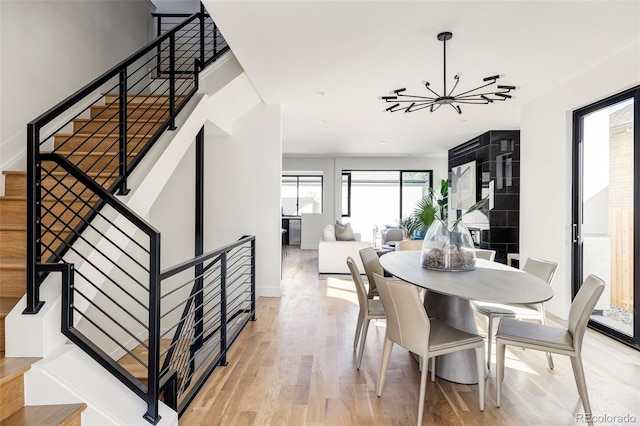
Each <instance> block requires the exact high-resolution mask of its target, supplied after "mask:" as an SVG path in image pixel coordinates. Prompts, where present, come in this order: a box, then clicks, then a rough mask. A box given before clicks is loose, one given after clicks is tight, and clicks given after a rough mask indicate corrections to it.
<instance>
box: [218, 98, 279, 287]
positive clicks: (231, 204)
mask: <svg viewBox="0 0 640 426" xmlns="http://www.w3.org/2000/svg"><path fill="white" fill-rule="evenodd" d="M206 130H207V131H206V136H205V164H206V167H205V188H206V189H205V191H206V192H205V217H206V223H207V225H206V226H205V251H207V250H212V249H214V248H216V247H219V246H222V245H224V244H227V243H229V242H230V241H235V240H237V239H238V238H240V237H242V236H243V235H245V234H252V235H255V236H256V292H257V295H258V296H269V297H278V296H280V294H281V290H280V245H281V233H280V228H281V224H280V171H281V166H282V142H281V137H282V113H281V109H280V106H275V105H264V104H260V105H257V106H256V107H254V108H253V109H251V110H250V111H249V112H247V113H246V114H245V115H244V116H242V117H241V118H239V119H238V120H237V121H236V122H235V123H234V125H233V134H232V135H231V136H218V135H216V134H214V132H215V129H212V128H209V127H208V128H207V129H206Z"/></svg>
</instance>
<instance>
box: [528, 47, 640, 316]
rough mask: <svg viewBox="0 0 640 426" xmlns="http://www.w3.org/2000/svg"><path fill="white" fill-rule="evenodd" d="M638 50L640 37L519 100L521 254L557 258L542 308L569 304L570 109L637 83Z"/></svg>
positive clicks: (564, 312) (562, 309)
mask: <svg viewBox="0 0 640 426" xmlns="http://www.w3.org/2000/svg"><path fill="white" fill-rule="evenodd" d="M614 44H615V43H614ZM638 52H640V43H636V44H634V45H633V46H630V47H629V48H627V49H625V50H623V51H621V52H620V53H618V54H616V55H614V56H611V57H609V58H608V59H606V60H603V62H601V63H600V64H599V65H597V66H595V67H593V68H591V69H588V70H586V71H584V72H582V73H581V74H579V75H577V76H576V77H574V78H573V79H571V80H569V81H566V82H563V83H562V84H560V85H559V86H558V87H556V88H554V89H553V90H551V91H549V92H548V93H546V94H544V95H541V96H539V97H538V98H536V99H534V100H532V101H530V102H528V103H526V104H524V105H523V106H522V125H521V134H520V136H521V144H520V150H521V151H520V157H521V159H522V160H521V164H520V177H521V191H520V194H521V195H520V258H521V259H526V258H527V257H540V258H543V259H549V260H552V261H555V262H558V272H557V273H556V276H555V279H554V282H553V289H554V292H555V295H554V297H553V299H551V300H550V301H549V302H547V304H546V308H547V310H548V311H549V312H551V313H553V314H555V315H558V316H560V317H561V318H567V316H568V313H569V306H570V304H571V250H572V240H571V227H572V221H571V220H572V218H571V197H572V195H571V185H572V182H571V170H572V165H571V159H572V141H571V138H572V112H573V111H574V110H575V109H577V108H580V107H582V106H585V105H588V104H591V103H593V102H595V101H597V100H599V99H602V98H606V97H607V96H609V95H612V94H614V93H617V92H620V91H622V90H624V89H627V88H630V87H633V86H635V85H637V84H640V55H639V54H638ZM602 278H603V279H605V280H606V279H607V278H608V277H602Z"/></svg>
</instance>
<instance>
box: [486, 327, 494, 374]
mask: <svg viewBox="0 0 640 426" xmlns="http://www.w3.org/2000/svg"><path fill="white" fill-rule="evenodd" d="M492 339H493V315H491V314H489V315H487V368H488V369H489V370H491V340H492Z"/></svg>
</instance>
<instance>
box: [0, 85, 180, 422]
mask: <svg viewBox="0 0 640 426" xmlns="http://www.w3.org/2000/svg"><path fill="white" fill-rule="evenodd" d="M104 98H105V100H104V102H105V106H99V107H92V108H91V116H92V117H93V118H95V119H96V120H94V121H91V122H89V120H88V119H87V118H78V119H75V120H74V122H73V128H74V133H73V134H65V133H57V134H55V135H54V138H53V139H54V150H55V152H56V153H57V154H60V155H64V156H65V157H67V158H68V159H69V160H70V161H71V162H72V163H74V164H76V165H78V167H79V168H81V169H82V170H84V171H86V173H87V174H88V175H89V176H91V177H92V178H93V179H95V180H96V182H98V183H99V184H101V185H102V186H103V187H107V188H108V187H109V186H110V185H111V184H112V183H113V182H114V181H115V178H116V176H117V175H118V174H117V172H118V171H117V168H118V165H119V161H118V160H119V159H118V155H119V153H118V114H117V109H114V107H113V106H112V104H114V103H115V102H114V99H117V95H111V94H108V95H106V96H105V97H104ZM128 102H129V104H130V105H132V106H137V107H138V108H136V111H137V112H136V113H135V114H132V117H131V118H130V124H129V132H131V133H132V134H135V136H134V137H133V138H131V139H130V141H129V144H130V146H132V147H133V149H131V150H129V152H128V162H130V161H132V160H133V159H134V158H135V156H136V155H137V154H138V153H139V152H140V149H141V147H142V146H144V144H145V142H146V141H147V140H148V139H149V138H150V137H151V135H153V134H154V133H155V132H156V130H157V129H158V128H159V127H160V126H161V125H162V123H163V122H164V121H165V120H166V117H167V115H168V108H169V106H168V99H167V97H166V96H137V97H136V96H131V97H130V98H129V101H128ZM114 111H115V112H114ZM101 117H104V118H101ZM96 121H97V122H96ZM87 123H89V124H87ZM51 174H52V176H50V177H47V178H45V179H44V180H43V182H42V186H43V188H49V189H50V193H49V195H47V196H46V197H44V198H43V200H42V206H43V209H46V210H49V211H50V212H53V213H54V214H52V215H51V214H50V215H45V216H44V218H43V223H42V225H43V229H46V232H43V235H42V243H43V245H44V246H46V247H48V249H47V250H46V251H45V252H44V253H43V256H42V258H43V260H45V259H47V258H48V257H49V256H53V253H54V252H55V251H56V249H57V248H58V247H59V246H60V245H61V244H62V243H61V240H64V239H66V238H67V237H68V236H69V235H70V234H71V233H72V232H73V229H74V228H75V227H76V226H77V225H78V224H79V223H80V222H81V221H82V218H83V216H85V215H86V213H88V212H89V211H90V210H91V209H92V207H93V206H94V204H95V199H93V198H91V197H88V196H84V197H82V198H81V199H76V198H72V197H69V196H68V195H67V194H66V192H67V191H66V190H65V188H64V187H68V188H73V187H74V186H75V185H76V181H75V179H74V178H72V177H70V176H68V175H67V174H66V173H64V172H59V171H55V170H52V171H51ZM3 175H4V179H5V195H4V196H0V240H1V241H2V244H0V354H1V356H2V358H0V397H1V398H2V400H1V401H0V405H1V406H2V414H1V420H2V423H0V424H2V425H4V424H11V425H18V424H64V425H76V424H80V421H79V419H80V412H81V411H82V410H83V409H84V404H71V405H62V406H58V405H54V406H37V407H24V395H23V374H24V372H26V371H27V370H28V369H29V367H30V365H31V363H33V362H35V361H37V358H5V357H4V351H5V317H6V316H7V314H8V313H9V312H10V311H11V309H12V308H13V307H14V306H15V305H16V303H17V302H18V301H19V300H20V298H21V297H22V296H23V295H24V293H25V287H26V239H27V236H26V233H27V224H26V217H27V210H26V209H27V197H26V187H27V183H26V182H27V176H26V172H20V171H4V172H3ZM58 182H63V185H61V184H57V183H58ZM55 216H57V217H58V218H59V219H55V218H54V217H55ZM5 398H7V400H5ZM5 404H6V405H5ZM48 413H49V414H48ZM43 416H52V417H43Z"/></svg>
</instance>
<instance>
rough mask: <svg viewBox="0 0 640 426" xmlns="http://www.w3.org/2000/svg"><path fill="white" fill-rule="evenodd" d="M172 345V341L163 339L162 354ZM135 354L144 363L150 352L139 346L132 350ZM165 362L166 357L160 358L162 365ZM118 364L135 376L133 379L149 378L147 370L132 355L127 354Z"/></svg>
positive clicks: (161, 341)
mask: <svg viewBox="0 0 640 426" xmlns="http://www.w3.org/2000/svg"><path fill="white" fill-rule="evenodd" d="M144 343H145V345H148V344H149V341H145V342H144ZM170 345H171V339H161V340H160V354H162V353H163V352H165V351H166V350H167V349H169V346H170ZM131 352H132V353H133V354H135V355H136V356H137V357H138V358H140V359H141V360H142V361H147V359H148V354H149V352H148V351H147V348H145V347H144V346H142V345H138V346H136V347H135V348H133V349H132V350H131ZM163 360H164V356H161V357H160V364H161V365H162V361H163ZM118 364H120V365H121V366H122V367H124V368H125V369H126V370H127V371H128V372H129V373H131V374H132V375H133V377H135V378H137V379H146V378H147V369H146V368H145V367H144V366H143V365H141V364H140V363H139V362H138V361H137V360H136V359H135V358H134V357H132V356H131V355H130V354H126V355H125V356H123V357H122V358H120V359H119V360H118Z"/></svg>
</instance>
